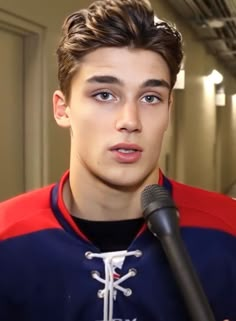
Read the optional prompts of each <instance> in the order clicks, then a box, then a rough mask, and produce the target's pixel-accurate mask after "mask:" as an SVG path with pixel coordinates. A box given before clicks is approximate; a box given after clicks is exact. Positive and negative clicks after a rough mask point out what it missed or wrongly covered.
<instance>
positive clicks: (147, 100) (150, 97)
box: [141, 95, 161, 104]
mask: <svg viewBox="0 0 236 321" xmlns="http://www.w3.org/2000/svg"><path fill="white" fill-rule="evenodd" d="M141 101H142V102H144V103H148V104H157V103H159V102H160V101H161V99H160V98H159V97H157V96H155V95H146V96H144V97H143V98H142V99H141Z"/></svg>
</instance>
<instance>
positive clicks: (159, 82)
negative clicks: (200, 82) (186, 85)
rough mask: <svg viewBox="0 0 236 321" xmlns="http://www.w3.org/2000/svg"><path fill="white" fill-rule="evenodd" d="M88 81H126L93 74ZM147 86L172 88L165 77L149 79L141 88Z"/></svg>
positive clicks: (109, 82) (121, 83) (120, 83)
mask: <svg viewBox="0 0 236 321" xmlns="http://www.w3.org/2000/svg"><path fill="white" fill-rule="evenodd" d="M87 82H88V83H100V84H116V85H120V86H124V82H123V81H122V80H120V79H118V78H116V77H114V76H105V75H104V76H93V77H91V78H88V79H87ZM145 87H165V88H168V89H170V85H169V83H168V82H167V81H166V80H164V79H148V80H146V81H145V82H144V83H143V84H142V85H141V88H145Z"/></svg>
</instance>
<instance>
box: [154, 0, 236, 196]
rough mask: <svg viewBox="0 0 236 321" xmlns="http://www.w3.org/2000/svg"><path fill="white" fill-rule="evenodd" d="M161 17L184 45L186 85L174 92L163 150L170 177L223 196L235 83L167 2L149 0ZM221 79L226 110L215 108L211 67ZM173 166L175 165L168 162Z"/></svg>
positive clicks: (233, 175) (231, 159)
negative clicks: (168, 160) (176, 30)
mask: <svg viewBox="0 0 236 321" xmlns="http://www.w3.org/2000/svg"><path fill="white" fill-rule="evenodd" d="M152 2H153V4H154V6H155V8H156V12H157V14H158V15H159V17H160V18H165V19H168V20H170V21H174V22H175V24H176V25H177V27H178V28H179V29H180V31H181V32H182V34H183V37H184V44H185V55H186V57H185V70H186V87H185V90H183V91H178V90H177V91H175V105H174V115H173V118H174V121H173V125H172V128H171V130H170V131H169V132H170V133H171V137H170V135H169V134H168V135H167V139H166V143H164V145H163V147H164V149H163V155H162V158H161V164H162V166H163V167H164V166H165V153H168V154H170V158H171V162H172V165H170V166H169V167H170V175H171V176H172V177H173V178H175V179H178V180H179V181H182V182H184V183H187V184H190V185H194V186H199V187H202V188H206V189H210V190H217V191H220V192H225V191H226V190H227V188H228V187H229V186H230V185H231V184H232V183H233V182H234V181H236V165H235V164H236V123H235V121H236V118H235V114H236V112H235V109H236V104H235V106H232V104H231V94H232V93H233V92H234V91H235V93H236V88H235V87H236V86H235V83H236V79H235V78H233V77H232V76H231V75H230V74H229V71H227V70H225V69H224V67H223V66H222V65H221V64H220V63H219V62H218V61H216V60H215V58H214V57H213V56H212V55H211V54H210V53H209V52H208V51H207V49H206V48H205V47H204V46H203V44H202V43H200V42H199V41H198V39H197V38H196V37H195V34H194V33H193V32H192V31H191V29H190V28H189V26H188V25H186V23H185V22H183V19H180V18H179V17H177V16H176V15H175V14H174V13H173V10H172V9H171V8H170V7H169V6H168V4H167V3H166V2H164V1H163V2H160V1H157V0H156V1H154V0H153V1H152ZM213 68H215V69H217V70H219V71H220V72H221V73H222V74H223V75H224V82H225V83H226V89H227V88H228V90H227V106H226V107H216V106H215V87H214V85H212V83H210V82H209V81H208V80H207V79H206V77H205V76H206V75H207V74H209V72H210V71H211V70H212V69H213ZM173 163H174V164H173Z"/></svg>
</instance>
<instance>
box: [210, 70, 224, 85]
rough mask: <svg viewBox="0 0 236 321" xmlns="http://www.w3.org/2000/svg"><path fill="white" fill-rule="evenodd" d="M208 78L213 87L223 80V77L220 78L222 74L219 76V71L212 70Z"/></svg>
mask: <svg viewBox="0 0 236 321" xmlns="http://www.w3.org/2000/svg"><path fill="white" fill-rule="evenodd" d="M208 77H209V78H210V79H211V81H212V82H213V83H214V84H215V85H218V84H220V83H221V82H222V81H223V79H224V77H223V76H222V74H221V73H220V72H219V71H217V70H216V69H213V70H212V73H211V74H210V75H209V76H208Z"/></svg>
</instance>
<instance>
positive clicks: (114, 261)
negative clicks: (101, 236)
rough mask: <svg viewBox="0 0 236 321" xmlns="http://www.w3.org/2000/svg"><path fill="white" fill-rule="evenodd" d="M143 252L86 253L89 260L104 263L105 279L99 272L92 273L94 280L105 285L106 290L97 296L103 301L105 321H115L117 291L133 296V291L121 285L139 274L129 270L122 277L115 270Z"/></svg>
mask: <svg viewBox="0 0 236 321" xmlns="http://www.w3.org/2000/svg"><path fill="white" fill-rule="evenodd" d="M141 255H142V252H141V251H139V250H136V251H130V252H128V251H117V252H107V253H92V252H86V253H85V257H86V258H87V259H90V260H92V259H95V258H97V259H102V260H103V262H104V270H105V278H104V279H103V278H102V277H101V276H100V273H99V272H98V271H91V275H92V278H93V279H95V280H97V281H98V282H100V283H102V284H103V285H104V288H102V289H100V290H99V291H98V293H97V296H98V297H99V298H101V299H103V321H112V320H113V302H114V300H116V295H117V291H121V292H122V293H123V294H124V295H125V296H130V295H132V289H130V288H125V287H123V286H122V285H121V284H122V283H123V282H124V281H125V280H127V279H129V278H131V277H134V276H135V275H136V274H137V271H136V270H135V269H132V268H131V269H129V271H128V272H127V273H126V274H124V275H122V276H120V275H117V273H116V271H115V269H116V268H117V267H119V268H121V267H122V265H123V262H124V260H125V258H126V257H127V256H135V257H137V258H138V257H140V256H141Z"/></svg>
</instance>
